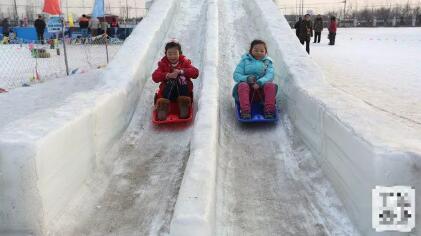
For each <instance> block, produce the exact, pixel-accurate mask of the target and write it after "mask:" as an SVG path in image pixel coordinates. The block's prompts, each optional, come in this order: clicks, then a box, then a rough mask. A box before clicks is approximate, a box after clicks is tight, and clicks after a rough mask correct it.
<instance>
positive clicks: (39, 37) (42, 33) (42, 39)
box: [37, 31, 44, 44]
mask: <svg viewBox="0 0 421 236" xmlns="http://www.w3.org/2000/svg"><path fill="white" fill-rule="evenodd" d="M37 38H38V41H41V44H44V31H37Z"/></svg>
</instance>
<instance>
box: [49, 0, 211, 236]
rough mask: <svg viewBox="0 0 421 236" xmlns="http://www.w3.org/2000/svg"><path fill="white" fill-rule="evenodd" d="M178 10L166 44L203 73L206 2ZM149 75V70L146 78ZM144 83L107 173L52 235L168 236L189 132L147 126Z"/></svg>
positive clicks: (149, 93)
mask: <svg viewBox="0 0 421 236" xmlns="http://www.w3.org/2000/svg"><path fill="white" fill-rule="evenodd" d="M177 4H178V9H177V10H176V13H175V16H174V18H173V20H172V21H171V22H172V23H171V25H170V26H169V30H168V32H167V34H166V36H165V37H164V41H165V40H168V39H170V38H176V39H178V40H179V41H180V42H181V43H182V46H183V51H184V52H185V55H186V56H187V57H188V58H190V59H191V60H192V62H193V64H194V65H195V66H197V67H198V68H199V69H200V70H202V67H203V64H202V58H201V56H202V53H201V51H202V47H203V43H202V41H203V40H201V37H202V34H203V31H204V30H205V29H206V25H205V24H204V22H205V16H206V14H205V13H206V10H207V7H206V1H204V0H183V1H180V2H179V3H177ZM162 45H164V42H162ZM163 51H164V48H163V47H162V48H161V49H160V50H159V53H158V54H157V55H156V56H155V58H154V61H155V62H156V63H157V62H158V60H160V58H161V57H162V56H163ZM156 63H154V67H155V65H156ZM153 69H155V68H150V70H151V71H150V74H151V73H152V70H153ZM147 79H148V81H147V82H146V84H145V87H144V89H143V92H142V93H141V97H140V100H139V103H138V105H137V108H136V111H135V113H134V116H133V119H132V121H131V123H130V125H129V127H128V129H127V130H126V132H125V134H124V135H123V137H122V138H121V140H120V142H119V143H118V144H116V145H115V146H116V147H115V148H114V150H113V151H112V152H111V154H109V156H107V157H106V159H107V160H108V163H109V164H108V167H107V168H105V170H104V172H103V173H98V174H97V175H96V176H95V177H94V178H93V179H92V180H90V183H89V184H88V187H87V188H85V189H84V190H83V192H82V193H80V196H81V197H80V198H79V199H77V200H75V202H73V203H72V204H71V207H70V209H69V211H68V212H67V213H66V214H65V215H64V216H63V217H62V218H61V220H60V221H59V223H58V224H57V229H56V232H58V233H60V234H66V235H87V234H88V235H161V234H167V233H169V223H170V220H171V216H172V212H173V208H174V204H175V200H176V197H177V194H178V190H179V186H180V184H181V180H182V177H183V172H184V168H185V165H186V162H187V160H188V157H189V152H190V137H191V133H192V126H190V125H186V126H184V127H182V128H180V129H177V130H174V129H171V128H166V127H165V126H164V127H155V126H154V125H153V124H152V123H151V120H150V113H151V108H152V106H151V105H152V103H153V95H154V91H155V89H156V87H157V84H155V83H154V82H153V81H152V80H151V78H150V77H148V78H147ZM200 79H201V77H199V79H198V80H196V81H195V82H194V83H195V94H196V96H199V95H200V93H201V91H200V87H201V85H200V84H201V81H200ZM105 175H110V176H111V177H109V178H110V179H109V181H103V180H102V179H101V177H103V176H105ZM102 188H104V189H105V190H104V191H103V190H102Z"/></svg>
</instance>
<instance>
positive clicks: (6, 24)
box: [1, 17, 10, 37]
mask: <svg viewBox="0 0 421 236" xmlns="http://www.w3.org/2000/svg"><path fill="white" fill-rule="evenodd" d="M1 26H2V27H3V37H9V32H10V24H9V18H7V17H6V18H4V19H3V21H2V22H1Z"/></svg>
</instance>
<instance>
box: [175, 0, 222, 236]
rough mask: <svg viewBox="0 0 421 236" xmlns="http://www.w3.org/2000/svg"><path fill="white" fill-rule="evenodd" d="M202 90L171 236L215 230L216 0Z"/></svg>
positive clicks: (207, 234)
mask: <svg viewBox="0 0 421 236" xmlns="http://www.w3.org/2000/svg"><path fill="white" fill-rule="evenodd" d="M207 4H208V9H207V16H206V17H207V18H206V22H207V25H206V36H205V37H204V38H205V40H206V42H205V43H206V44H205V45H206V46H205V50H204V53H203V64H204V65H205V66H204V69H203V72H202V77H201V79H202V80H203V82H202V87H201V90H202V91H206V92H201V93H200V94H201V96H200V97H199V100H198V106H199V109H198V112H197V114H196V119H195V123H194V131H193V138H192V143H191V148H190V157H189V161H188V163H187V166H186V170H185V173H184V176H183V182H182V183H181V187H180V191H179V194H178V197H177V202H176V205H175V210H174V215H173V218H172V221H171V228H170V233H171V235H174V236H178V235H180V236H188V235H192V236H195V235H203V236H212V235H215V234H214V230H215V197H216V195H215V188H216V186H215V184H216V155H217V153H216V152H217V150H218V147H217V145H218V99H217V98H218V80H217V65H218V51H219V50H218V9H217V7H218V1H217V0H213V1H212V0H211V1H208V2H207Z"/></svg>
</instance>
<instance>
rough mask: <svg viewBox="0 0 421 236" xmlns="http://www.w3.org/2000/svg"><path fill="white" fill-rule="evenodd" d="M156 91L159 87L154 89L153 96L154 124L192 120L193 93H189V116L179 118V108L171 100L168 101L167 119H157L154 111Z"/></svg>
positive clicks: (156, 97) (156, 98)
mask: <svg viewBox="0 0 421 236" xmlns="http://www.w3.org/2000/svg"><path fill="white" fill-rule="evenodd" d="M158 91H159V89H157V90H156V92H155V97H154V99H153V100H154V102H153V103H154V106H153V111H152V123H154V124H155V125H161V124H175V123H187V122H191V121H192V120H193V110H194V109H193V93H192V94H191V96H190V98H191V100H192V102H191V105H190V107H189V116H188V117H187V118H185V119H181V118H180V117H179V116H178V115H179V114H180V110H179V108H178V104H177V102H175V101H171V102H170V111H169V113H168V115H167V119H166V120H158V114H157V112H156V100H158Z"/></svg>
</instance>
